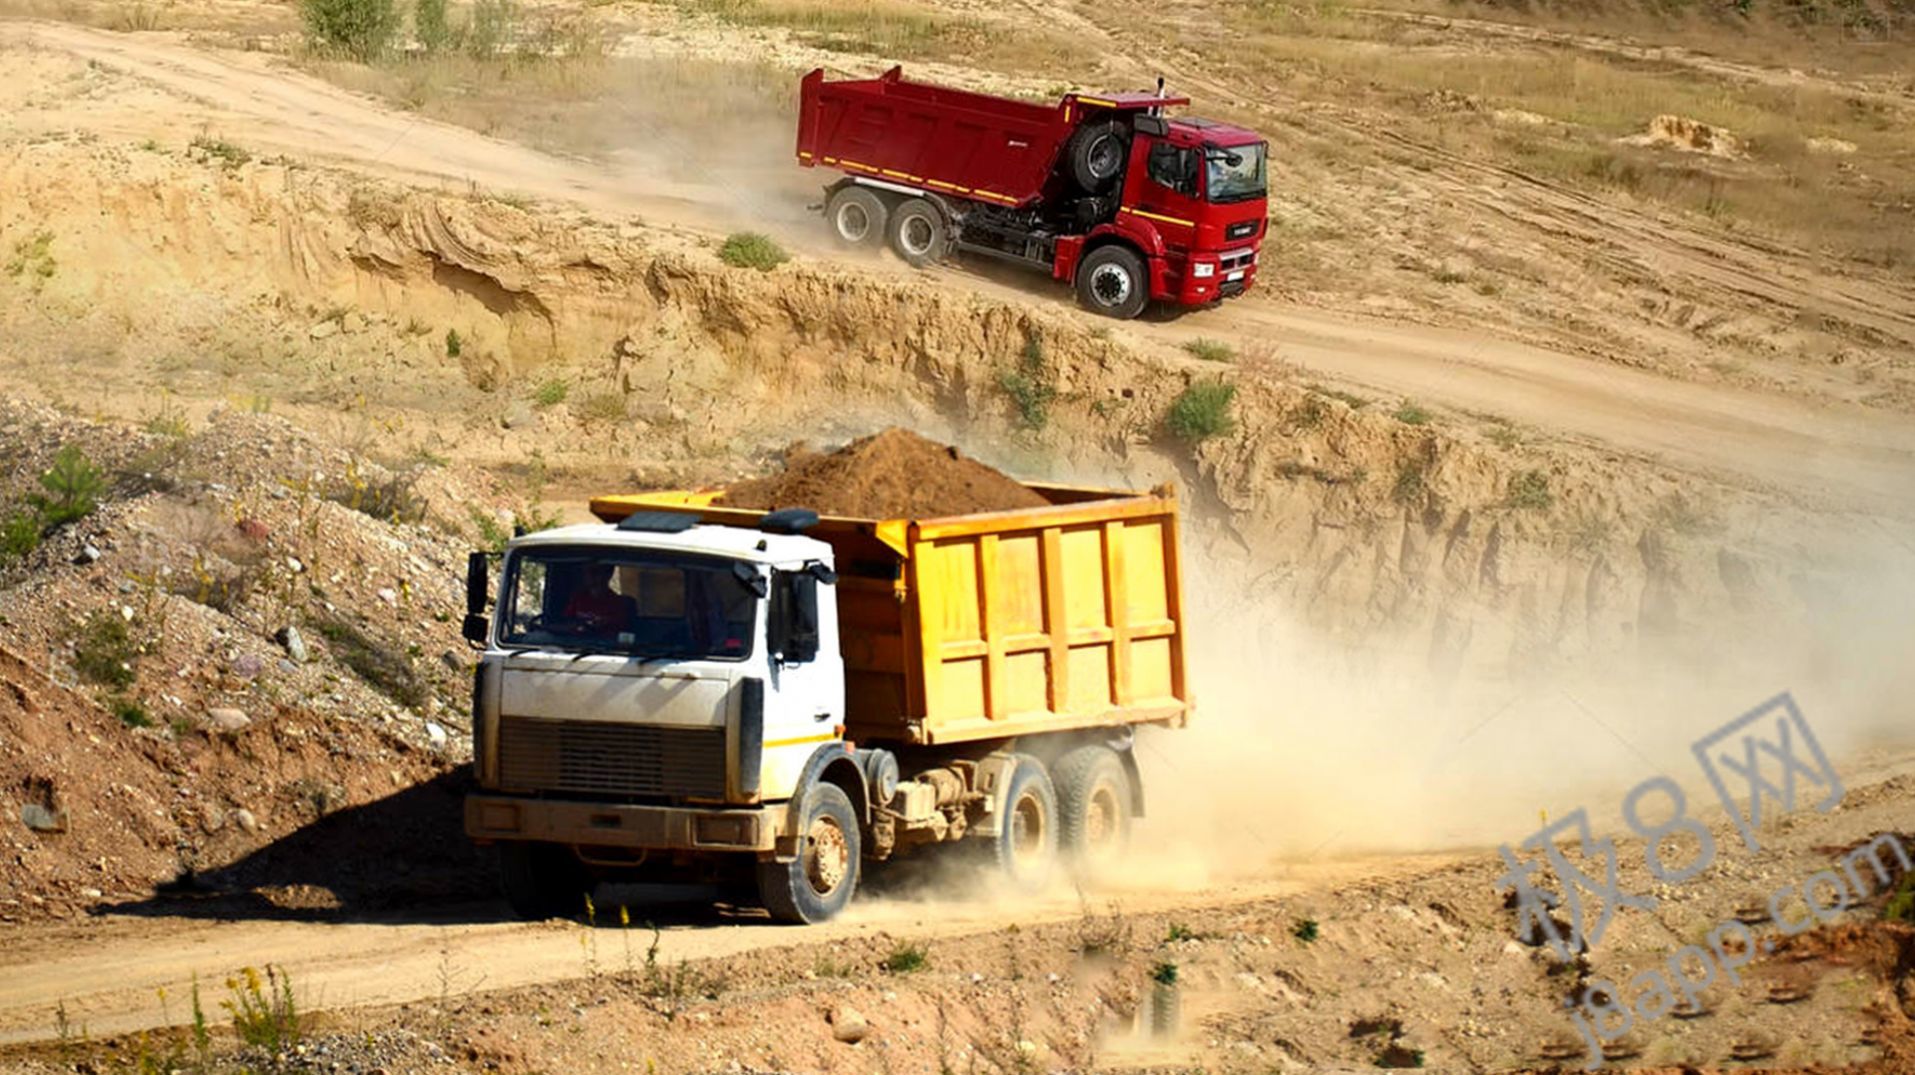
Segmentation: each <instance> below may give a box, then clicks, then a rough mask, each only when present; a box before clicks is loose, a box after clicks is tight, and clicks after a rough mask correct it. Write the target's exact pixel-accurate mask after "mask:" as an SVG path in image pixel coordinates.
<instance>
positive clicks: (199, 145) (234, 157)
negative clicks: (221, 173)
mask: <svg viewBox="0 0 1915 1075" xmlns="http://www.w3.org/2000/svg"><path fill="white" fill-rule="evenodd" d="M193 148H194V149H197V150H199V151H200V152H201V153H202V154H204V155H205V156H206V157H208V158H209V159H212V160H216V161H218V162H219V166H220V167H221V168H224V169H225V170H227V171H229V172H230V171H232V170H233V169H235V168H237V167H239V166H240V165H242V164H245V163H246V162H247V161H249V160H252V159H253V155H252V154H251V153H248V152H246V151H245V150H244V149H242V148H240V147H239V146H236V145H234V144H233V143H231V142H228V141H227V140H225V139H224V138H208V137H207V136H205V135H201V136H199V137H198V138H195V139H193Z"/></svg>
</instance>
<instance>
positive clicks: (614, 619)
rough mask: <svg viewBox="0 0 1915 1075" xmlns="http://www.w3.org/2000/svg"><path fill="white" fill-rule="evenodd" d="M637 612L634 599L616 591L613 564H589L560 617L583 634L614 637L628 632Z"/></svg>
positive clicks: (581, 574)
mask: <svg viewBox="0 0 1915 1075" xmlns="http://www.w3.org/2000/svg"><path fill="white" fill-rule="evenodd" d="M637 611H638V606H637V605H636V604H635V603H634V602H633V601H632V599H631V598H629V597H626V596H625V595H623V594H620V593H617V592H615V591H614V590H613V589H612V565H611V564H587V565H585V568H584V570H583V571H582V572H581V573H580V578H579V582H578V585H577V586H576V587H574V588H573V590H572V596H570V597H568V598H567V599H566V601H565V608H564V609H563V610H562V611H561V612H560V615H562V616H563V617H564V618H565V619H566V620H567V621H569V622H570V623H571V624H573V625H574V626H575V627H577V628H578V629H580V630H582V631H586V632H590V633H591V634H595V635H612V634H616V633H618V632H619V631H622V630H626V629H627V628H628V627H629V625H630V624H631V622H632V617H633V616H634V615H635V614H636V613H637Z"/></svg>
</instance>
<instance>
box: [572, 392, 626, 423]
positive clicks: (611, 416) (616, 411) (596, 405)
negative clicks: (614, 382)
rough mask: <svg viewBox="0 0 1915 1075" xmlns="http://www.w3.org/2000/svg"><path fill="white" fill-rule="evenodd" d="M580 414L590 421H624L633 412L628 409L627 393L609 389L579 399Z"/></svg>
mask: <svg viewBox="0 0 1915 1075" xmlns="http://www.w3.org/2000/svg"><path fill="white" fill-rule="evenodd" d="M578 416H579V417H580V418H583V419H585V420H586V421H588V422H623V421H624V420H625V419H627V418H629V417H631V412H630V411H628V410H627V409H626V405H625V394H624V393H623V392H620V391H618V390H616V389H608V390H606V391H604V392H594V393H592V394H591V395H589V396H586V397H585V398H584V399H581V400H579V403H578Z"/></svg>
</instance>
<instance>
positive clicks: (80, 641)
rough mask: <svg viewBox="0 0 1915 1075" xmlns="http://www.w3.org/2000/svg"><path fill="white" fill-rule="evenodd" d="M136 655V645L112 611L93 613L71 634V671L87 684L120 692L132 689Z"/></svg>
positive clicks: (123, 621)
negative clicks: (111, 688)
mask: <svg viewBox="0 0 1915 1075" xmlns="http://www.w3.org/2000/svg"><path fill="white" fill-rule="evenodd" d="M138 655H139V643H138V642H137V641H135V640H134V638H133V632H132V630H131V629H130V628H129V627H128V626H127V623H126V619H125V617H123V616H121V615H120V614H119V612H118V611H116V610H114V609H111V608H103V609H98V610H96V611H95V612H94V613H93V614H92V615H90V616H88V617H87V618H86V619H85V620H83V621H82V622H81V623H80V625H79V627H78V628H76V629H75V630H74V632H73V670H74V671H75V672H78V673H79V674H80V678H81V679H84V680H86V681H87V682H89V683H97V684H99V685H101V686H103V687H113V688H116V689H120V690H124V689H125V688H127V687H130V686H132V685H133V679H134V674H133V658H135V657H137V656H138Z"/></svg>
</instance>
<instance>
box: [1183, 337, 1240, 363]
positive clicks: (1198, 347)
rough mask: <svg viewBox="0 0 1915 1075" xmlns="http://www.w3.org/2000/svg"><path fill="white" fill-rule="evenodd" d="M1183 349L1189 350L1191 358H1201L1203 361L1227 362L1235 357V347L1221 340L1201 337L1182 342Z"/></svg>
mask: <svg viewBox="0 0 1915 1075" xmlns="http://www.w3.org/2000/svg"><path fill="white" fill-rule="evenodd" d="M1184 350H1186V351H1188V352H1190V354H1191V356H1192V357H1193V358H1201V359H1203V360H1204V361H1205V362H1228V361H1230V360H1231V359H1233V358H1235V357H1237V352H1236V349H1235V348H1233V347H1231V346H1230V345H1229V344H1227V343H1225V342H1223V341H1222V340H1207V339H1203V338H1201V337H1199V338H1198V339H1194V340H1191V341H1189V342H1188V343H1186V344H1184Z"/></svg>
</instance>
